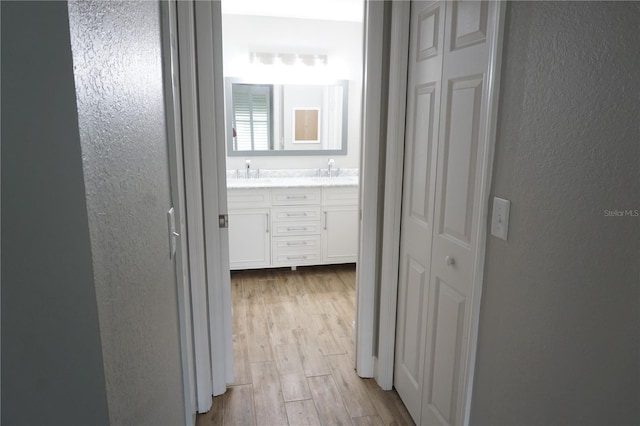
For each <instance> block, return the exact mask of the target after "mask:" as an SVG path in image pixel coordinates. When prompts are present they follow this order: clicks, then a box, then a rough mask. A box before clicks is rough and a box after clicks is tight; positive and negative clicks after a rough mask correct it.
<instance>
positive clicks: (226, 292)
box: [195, 1, 234, 395]
mask: <svg viewBox="0 0 640 426" xmlns="http://www.w3.org/2000/svg"><path fill="white" fill-rule="evenodd" d="M221 18H222V15H221V5H220V2H219V1H216V2H210V1H205V2H203V1H196V2H195V19H196V20H195V25H196V40H197V43H196V44H197V51H196V57H195V59H196V63H197V67H198V101H199V107H200V117H207V118H206V119H201V120H200V138H201V139H200V153H201V164H202V190H203V192H202V198H203V202H204V203H203V204H204V231H205V251H206V254H207V255H206V262H207V289H208V291H207V295H208V303H209V331H210V336H211V347H210V350H211V372H212V385H213V395H222V394H223V393H224V392H225V391H226V390H227V383H231V382H233V380H234V378H233V337H232V330H231V278H230V274H229V249H228V247H229V233H228V228H220V226H219V220H218V215H220V214H222V213H225V214H226V212H227V192H226V191H227V172H226V151H225V144H224V143H219V141H224V140H225V121H224V78H223V71H222V20H221ZM221 166H222V167H221ZM223 247H226V250H225V249H223Z"/></svg>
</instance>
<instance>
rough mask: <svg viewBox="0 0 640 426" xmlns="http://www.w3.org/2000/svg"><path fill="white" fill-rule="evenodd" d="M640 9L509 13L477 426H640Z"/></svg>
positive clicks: (521, 7)
mask: <svg viewBox="0 0 640 426" xmlns="http://www.w3.org/2000/svg"><path fill="white" fill-rule="evenodd" d="M639 23H640V3H638V2H629V3H610V2H593V3H576V2H530V3H520V2H515V3H511V4H510V7H509V9H508V11H507V28H506V33H505V53H504V62H503V75H502V86H501V90H502V97H501V105H500V111H501V112H500V118H499V126H498V139H497V146H496V157H495V164H494V176H493V194H494V195H496V196H500V197H505V198H508V199H511V200H512V206H511V218H510V224H509V225H510V229H509V241H506V242H505V241H502V240H498V239H496V238H494V237H489V239H488V242H487V254H486V255H487V257H486V269H485V281H484V289H483V296H482V307H481V314H480V330H479V345H478V355H477V360H476V361H477V367H476V377H475V385H474V394H473V402H472V412H471V424H474V425H483V424H484V425H506V424H509V425H512V424H538V425H541V424H582V425H586V424H599V425H602V424H608V425H611V424H639V423H640V384H639V380H640V371H639V368H640V367H639V365H640V352H639V338H640V329H639V326H640V316H639V315H640V313H639V308H640V292H639V288H640V262H639V260H640V218H639V217H631V216H623V217H606V216H605V210H615V209H618V210H624V209H634V210H635V209H640V175H639V171H640V153H639V145H640V131H639V126H640V107H639V94H640V85H639V81H640V54H639V53H638V48H639V46H640V28H639Z"/></svg>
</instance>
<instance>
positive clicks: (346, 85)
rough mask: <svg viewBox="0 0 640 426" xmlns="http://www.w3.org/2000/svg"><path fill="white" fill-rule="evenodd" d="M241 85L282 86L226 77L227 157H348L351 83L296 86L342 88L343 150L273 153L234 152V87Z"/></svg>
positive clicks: (302, 150) (338, 82) (338, 81)
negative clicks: (232, 95) (237, 84)
mask: <svg viewBox="0 0 640 426" xmlns="http://www.w3.org/2000/svg"><path fill="white" fill-rule="evenodd" d="M234 83H240V84H271V85H273V86H276V85H280V84H278V83H270V82H264V81H261V82H258V81H252V80H246V79H242V78H238V77H225V84H224V86H225V87H224V89H225V90H224V96H225V111H224V113H225V125H226V129H225V133H226V137H227V156H229V157H288V156H303V155H347V148H348V133H349V111H348V106H349V102H348V100H349V81H348V80H336V81H334V82H333V83H332V84H315V83H309V84H307V83H305V84H295V85H296V86H329V85H331V86H341V87H342V90H343V94H344V96H343V97H342V148H341V149H295V150H294V149H289V150H271V151H234V150H233V126H232V114H231V111H232V110H233V100H232V97H231V93H232V85H233V84H234Z"/></svg>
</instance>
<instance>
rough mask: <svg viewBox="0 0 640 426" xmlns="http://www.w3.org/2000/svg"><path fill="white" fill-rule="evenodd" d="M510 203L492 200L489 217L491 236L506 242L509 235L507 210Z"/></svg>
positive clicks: (499, 199)
mask: <svg viewBox="0 0 640 426" xmlns="http://www.w3.org/2000/svg"><path fill="white" fill-rule="evenodd" d="M510 209H511V201H509V200H505V199H503V198H498V197H494V198H493V215H492V217H491V235H493V236H494V237H498V238H501V239H503V240H505V241H506V240H507V234H508V233H509V210H510Z"/></svg>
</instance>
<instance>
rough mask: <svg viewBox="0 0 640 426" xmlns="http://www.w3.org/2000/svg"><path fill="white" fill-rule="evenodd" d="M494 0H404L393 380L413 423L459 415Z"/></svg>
mask: <svg viewBox="0 0 640 426" xmlns="http://www.w3.org/2000/svg"><path fill="white" fill-rule="evenodd" d="M499 7H500V6H499V2H484V1H483V2H480V1H470V2H412V6H411V28H410V52H409V81H408V85H407V122H406V123H407V125H406V135H405V174H404V185H403V206H402V219H401V246H400V265H399V267H400V271H399V288H398V316H397V333H396V336H397V338H396V364H395V378H394V385H395V387H396V389H397V390H398V393H399V394H400V396H401V398H402V399H403V401H404V403H405V405H406V406H407V408H408V409H409V412H410V413H411V415H412V416H413V418H414V420H415V421H416V423H418V424H428V425H453V424H461V423H463V422H464V414H465V409H466V405H467V401H466V396H467V394H466V387H467V384H468V380H469V365H470V363H469V359H470V345H469V342H470V335H471V332H472V318H473V316H474V314H475V312H473V310H474V309H476V307H475V306H474V300H477V299H476V296H477V295H475V294H474V292H475V291H477V290H478V285H477V283H478V281H479V280H478V276H477V270H478V269H477V266H478V262H479V257H478V254H479V251H480V250H482V249H483V248H482V247H481V245H480V244H479V242H481V241H483V238H484V237H483V235H484V234H483V232H484V231H483V227H484V226H485V223H484V222H485V220H484V218H483V211H484V210H483V208H482V205H483V201H482V198H484V197H486V194H485V192H484V189H485V187H486V181H485V180H484V177H485V176H486V175H487V168H488V167H489V163H490V162H489V161H488V155H487V154H488V152H489V150H488V148H489V135H490V134H491V132H489V131H488V130H489V127H490V124H491V122H492V116H493V108H490V106H491V105H492V101H491V99H492V98H491V90H493V83H494V81H493V78H494V76H493V75H492V73H491V71H492V69H493V68H492V67H493V66H495V64H493V63H492V62H493V61H495V56H496V55H495V53H494V51H493V50H492V46H493V45H494V44H495V43H494V42H495V38H496V37H497V36H498V27H499V26H498V21H499V11H498V8H499ZM485 204H486V203H485Z"/></svg>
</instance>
